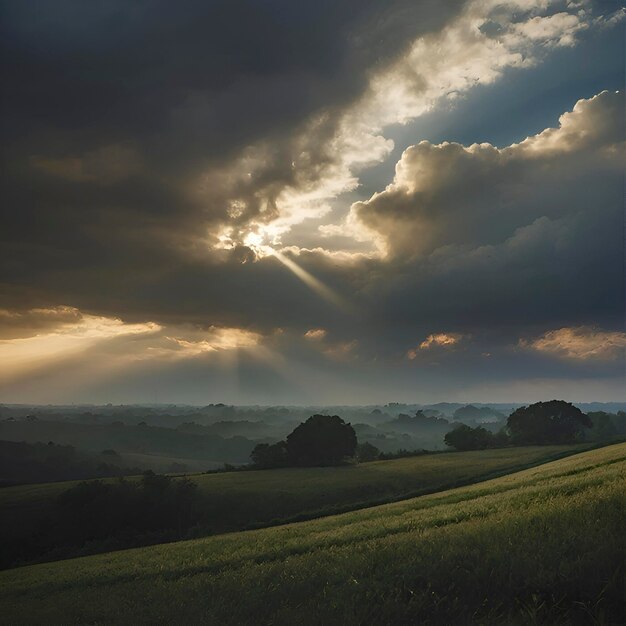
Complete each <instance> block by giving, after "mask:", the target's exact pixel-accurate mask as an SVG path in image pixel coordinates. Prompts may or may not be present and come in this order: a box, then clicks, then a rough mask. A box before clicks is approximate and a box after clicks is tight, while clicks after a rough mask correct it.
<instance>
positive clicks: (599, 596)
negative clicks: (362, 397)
mask: <svg viewBox="0 0 626 626" xmlns="http://www.w3.org/2000/svg"><path fill="white" fill-rule="evenodd" d="M625 469H626V444H617V445H612V446H608V447H605V448H601V449H597V450H592V451H586V452H582V453H580V454H576V455H574V456H570V457H568V458H565V459H561V460H558V461H554V462H550V463H547V464H545V465H542V466H540V467H535V468H533V469H528V470H524V471H521V472H518V473H516V474H511V475H508V476H505V477H501V478H497V479H493V480H489V481H487V482H483V483H480V484H475V485H472V486H468V487H461V488H457V489H452V490H448V491H445V492H441V493H437V494H433V495H427V496H422V497H418V498H414V499H409V500H405V501H402V502H397V503H393V504H387V505H383V506H377V507H372V508H368V509H363V510H360V511H355V512H352V513H346V514H342V515H336V516H331V517H326V518H323V519H318V520H313V521H308V522H300V523H296V524H290V525H285V526H280V527H276V528H268V529H262V530H255V531H248V532H240V533H231V534H226V535H220V536H215V537H210V538H206V539H201V540H194V541H185V542H179V543H172V544H165V545H160V546H152V547H148V548H141V549H135V550H127V551H122V552H116V553H109V554H104V555H99V556H92V557H85V558H81V559H75V560H69V561H61V562H56V563H50V564H41V565H35V566H30V567H23V568H18V569H14V570H9V571H5V572H2V573H0V602H1V605H2V607H1V611H2V615H3V620H4V621H5V622H6V623H9V624H26V623H30V624H32V623H47V624H60V623H63V624H77V623H81V624H85V623H86V624H111V623H135V624H172V623H175V624H183V623H184V624H190V623H197V624H199V623H206V624H295V623H298V624H414V623H422V624H429V623H430V624H441V623H455V624H464V623H493V624H501V623H503V622H504V623H520V624H522V623H545V624H559V623H568V624H571V623H574V624H576V623H580V624H590V623H598V624H617V623H621V622H622V619H623V615H624V613H623V611H624V596H623V576H624V556H625V539H624V537H625V536H626V528H625V527H624V510H625V504H626V496H625V494H626V478H625Z"/></svg>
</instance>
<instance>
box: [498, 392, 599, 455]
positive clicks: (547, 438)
mask: <svg viewBox="0 0 626 626" xmlns="http://www.w3.org/2000/svg"><path fill="white" fill-rule="evenodd" d="M507 426H508V429H509V433H510V434H511V441H512V442H513V443H514V444H518V445H524V444H544V443H574V442H575V441H579V440H580V439H581V438H582V437H583V436H584V432H585V428H591V426H592V424H591V420H590V419H589V417H588V416H587V415H585V414H584V413H583V412H582V411H581V410H580V409H579V408H578V407H576V406H574V405H573V404H572V403H571V402H564V401H563V400H551V401H550V402H537V403H535V404H531V405H530V406H523V407H520V408H519V409H516V410H515V411H513V413H511V415H510V416H509V418H508V420H507Z"/></svg>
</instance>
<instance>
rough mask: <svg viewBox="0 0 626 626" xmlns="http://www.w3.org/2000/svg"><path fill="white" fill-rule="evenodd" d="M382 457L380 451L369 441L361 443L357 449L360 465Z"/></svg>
mask: <svg viewBox="0 0 626 626" xmlns="http://www.w3.org/2000/svg"><path fill="white" fill-rule="evenodd" d="M379 457H380V450H379V449H378V448H377V447H376V446H374V445H372V444H371V443H370V442H369V441H366V442H364V443H360V444H358V445H357V447H356V458H357V459H358V461H359V462H360V463H367V462H368V461H376V460H377V459H378V458H379Z"/></svg>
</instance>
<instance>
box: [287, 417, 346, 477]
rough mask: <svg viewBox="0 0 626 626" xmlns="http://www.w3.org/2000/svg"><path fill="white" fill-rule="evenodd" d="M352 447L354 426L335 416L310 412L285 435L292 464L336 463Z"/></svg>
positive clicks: (339, 461)
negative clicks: (310, 413) (311, 413)
mask: <svg viewBox="0 0 626 626" xmlns="http://www.w3.org/2000/svg"><path fill="white" fill-rule="evenodd" d="M355 450H356V433H355V432H354V428H352V426H351V425H350V424H346V423H345V422H344V421H343V420H342V419H341V418H340V417H339V416H338V415H313V416H311V417H309V419H308V420H307V421H306V422H304V423H303V424H300V425H299V426H298V427H296V428H295V429H294V431H293V432H292V433H291V434H290V435H288V436H287V453H288V455H289V459H290V462H291V463H293V464H295V465H337V464H339V463H341V461H342V460H343V459H344V458H345V457H352V456H354V453H355Z"/></svg>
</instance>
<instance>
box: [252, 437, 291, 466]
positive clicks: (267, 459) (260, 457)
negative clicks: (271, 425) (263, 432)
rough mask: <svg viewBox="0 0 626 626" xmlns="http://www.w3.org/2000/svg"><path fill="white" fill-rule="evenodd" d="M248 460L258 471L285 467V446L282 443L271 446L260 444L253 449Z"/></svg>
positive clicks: (286, 459)
mask: <svg viewBox="0 0 626 626" xmlns="http://www.w3.org/2000/svg"><path fill="white" fill-rule="evenodd" d="M250 458H251V459H252V463H254V465H255V466H256V467H258V468H259V469H270V468H272V467H285V466H286V465H288V457H287V444H286V443H285V442H284V441H279V442H278V443H273V444H269V443H260V444H258V445H256V446H255V447H254V450H252V453H251V454H250Z"/></svg>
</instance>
